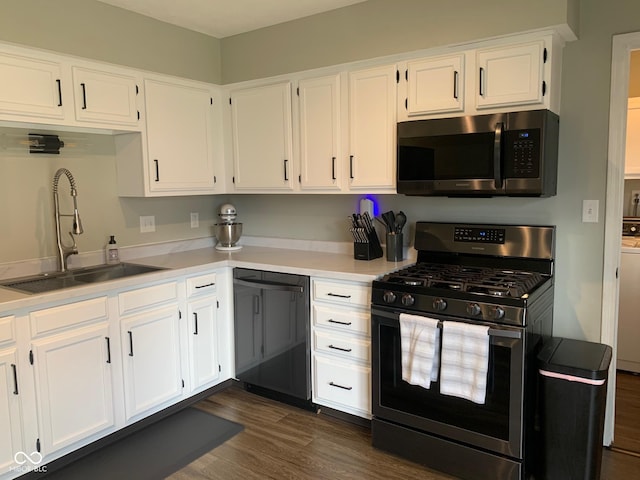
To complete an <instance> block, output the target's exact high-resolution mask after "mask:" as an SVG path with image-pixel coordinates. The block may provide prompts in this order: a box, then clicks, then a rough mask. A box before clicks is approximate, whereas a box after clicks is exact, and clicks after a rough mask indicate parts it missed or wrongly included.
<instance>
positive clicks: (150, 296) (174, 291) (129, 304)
mask: <svg viewBox="0 0 640 480" xmlns="http://www.w3.org/2000/svg"><path fill="white" fill-rule="evenodd" d="M177 299H178V285H177V283H176V282H171V283H163V284H161V285H154V286H153V287H145V288H139V289H137V290H130V291H128V292H123V293H121V294H119V295H118V305H119V309H120V315H128V314H130V313H132V312H135V311H136V310H139V309H141V308H149V307H155V306H159V305H163V304H166V303H169V302H172V301H176V300H177Z"/></svg>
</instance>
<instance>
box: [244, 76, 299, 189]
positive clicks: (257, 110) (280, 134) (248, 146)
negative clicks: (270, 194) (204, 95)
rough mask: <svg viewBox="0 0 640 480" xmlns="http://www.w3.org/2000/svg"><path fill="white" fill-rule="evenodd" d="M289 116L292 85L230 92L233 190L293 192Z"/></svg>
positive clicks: (288, 83)
mask: <svg viewBox="0 0 640 480" xmlns="http://www.w3.org/2000/svg"><path fill="white" fill-rule="evenodd" d="M291 116H292V113H291V82H282V83H276V84H273V85H264V86H259V87H253V88H245V89H241V90H235V91H232V92H231V130H232V134H233V167H234V173H233V177H234V178H233V182H234V186H235V190H237V191H256V190H257V191H260V190H263V191H290V190H292V188H293V183H292V177H293V175H294V172H293V145H292V127H291V121H292V120H291Z"/></svg>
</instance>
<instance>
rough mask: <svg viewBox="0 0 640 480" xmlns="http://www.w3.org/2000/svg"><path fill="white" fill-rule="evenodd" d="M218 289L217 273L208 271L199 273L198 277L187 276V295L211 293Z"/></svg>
mask: <svg viewBox="0 0 640 480" xmlns="http://www.w3.org/2000/svg"><path fill="white" fill-rule="evenodd" d="M215 289H216V274H215V273H207V274H205V275H198V276H197V277H191V278H187V296H188V297H193V296H194V295H201V294H203V293H211V292H213V291H215Z"/></svg>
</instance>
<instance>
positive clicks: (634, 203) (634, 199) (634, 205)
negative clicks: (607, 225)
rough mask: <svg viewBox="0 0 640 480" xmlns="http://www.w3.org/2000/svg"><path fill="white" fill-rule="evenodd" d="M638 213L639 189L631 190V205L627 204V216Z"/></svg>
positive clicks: (639, 205)
mask: <svg viewBox="0 0 640 480" xmlns="http://www.w3.org/2000/svg"><path fill="white" fill-rule="evenodd" d="M638 215H640V190H631V205H629V216H630V217H637V216H638Z"/></svg>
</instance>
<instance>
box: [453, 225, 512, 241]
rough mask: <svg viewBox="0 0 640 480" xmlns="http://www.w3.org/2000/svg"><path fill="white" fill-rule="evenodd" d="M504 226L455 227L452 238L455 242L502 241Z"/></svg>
mask: <svg viewBox="0 0 640 480" xmlns="http://www.w3.org/2000/svg"><path fill="white" fill-rule="evenodd" d="M504 232H505V229H504V228H469V227H456V228H455V230H454V233H453V239H454V241H456V242H481V243H498V244H503V243H504V235H505V233H504Z"/></svg>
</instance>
